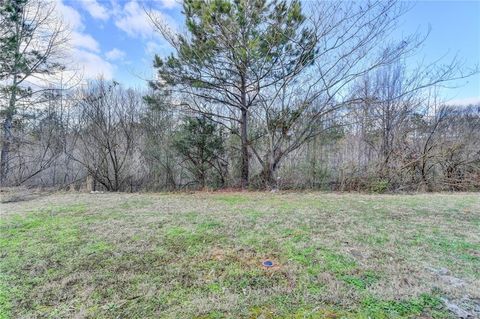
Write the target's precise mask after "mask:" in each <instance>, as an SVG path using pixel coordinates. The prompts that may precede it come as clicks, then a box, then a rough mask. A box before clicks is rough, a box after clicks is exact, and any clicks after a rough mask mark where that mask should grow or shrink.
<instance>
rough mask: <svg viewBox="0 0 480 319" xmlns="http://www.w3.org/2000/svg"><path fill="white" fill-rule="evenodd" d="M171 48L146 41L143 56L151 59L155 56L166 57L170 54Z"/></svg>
mask: <svg viewBox="0 0 480 319" xmlns="http://www.w3.org/2000/svg"><path fill="white" fill-rule="evenodd" d="M171 51H172V48H171V47H170V46H169V45H167V44H160V43H158V42H154V41H148V42H147V43H146V44H145V54H146V55H147V56H148V58H149V59H150V58H152V57H153V56H154V55H155V54H158V55H159V56H167V55H169V54H170V53H171Z"/></svg>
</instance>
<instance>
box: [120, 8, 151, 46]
mask: <svg viewBox="0 0 480 319" xmlns="http://www.w3.org/2000/svg"><path fill="white" fill-rule="evenodd" d="M115 25H116V26H117V27H118V28H119V29H121V30H123V31H125V32H126V33H127V34H128V35H129V36H131V37H142V38H147V37H151V36H152V35H153V33H154V29H153V27H152V25H151V23H150V18H149V17H148V16H147V14H146V13H145V11H144V9H143V8H142V7H140V5H139V4H138V3H137V2H136V1H130V2H128V3H127V4H125V7H124V8H123V13H122V15H121V16H120V18H119V19H118V20H117V21H116V22H115Z"/></svg>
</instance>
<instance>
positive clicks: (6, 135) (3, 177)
mask: <svg viewBox="0 0 480 319" xmlns="http://www.w3.org/2000/svg"><path fill="white" fill-rule="evenodd" d="M11 142H12V115H11V112H8V113H7V116H6V117H5V120H4V122H3V141H2V154H1V159H0V185H1V186H5V185H6V183H7V177H8V171H9V155H10V154H9V153H10V144H11Z"/></svg>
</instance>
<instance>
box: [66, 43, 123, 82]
mask: <svg viewBox="0 0 480 319" xmlns="http://www.w3.org/2000/svg"><path fill="white" fill-rule="evenodd" d="M72 58H73V60H74V61H75V62H76V63H77V65H78V68H79V70H78V71H80V72H81V73H82V74H83V77H84V78H85V79H95V78H98V77H99V76H103V77H104V78H105V79H106V80H110V79H112V78H113V73H114V71H115V67H114V66H113V65H112V64H110V63H109V62H107V61H105V60H104V59H102V58H101V57H100V56H99V55H97V54H94V53H91V52H87V51H85V50H78V49H74V50H73V52H72Z"/></svg>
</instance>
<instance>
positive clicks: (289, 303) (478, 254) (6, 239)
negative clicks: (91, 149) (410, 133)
mask: <svg viewBox="0 0 480 319" xmlns="http://www.w3.org/2000/svg"><path fill="white" fill-rule="evenodd" d="M0 207H1V212H2V221H1V227H2V228H1V237H0V244H1V246H0V248H1V250H2V251H1V254H0V256H1V259H0V267H1V270H2V273H3V274H4V275H2V277H0V281H2V282H3V284H2V285H1V286H0V287H1V288H0V305H4V309H6V310H4V316H5V317H8V316H11V317H26V318H34V317H48V316H51V317H62V318H70V317H76V318H112V317H122V318H156V317H165V318H180V317H181V318H190V317H199V318H202V317H204V318H224V317H228V318H239V317H252V318H257V317H258V318H270V317H271V318H277V317H285V318H290V317H298V318H304V317H307V318H310V317H311V318H329V317H332V316H337V317H338V318H340V317H342V316H343V317H345V318H368V317H372V318H393V317H398V318H412V317H420V316H424V318H432V317H434V318H445V317H449V316H452V315H453V316H454V314H453V313H452V312H449V311H448V310H447V309H446V308H445V306H444V305H443V303H442V302H441V301H440V300H441V298H445V299H444V300H448V301H449V302H452V303H455V302H457V301H458V300H462V298H463V299H465V298H467V301H468V302H470V303H471V307H470V306H468V305H467V306H465V305H462V306H461V307H463V308H462V309H464V310H465V311H466V312H471V313H472V314H474V313H475V311H476V310H475V309H474V308H475V307H476V306H478V307H480V303H479V302H478V300H480V271H479V270H480V267H479V266H480V196H479V194H419V195H364V194H332V193H275V194H272V193H239V192H228V193H193V194H114V193H105V194H81V193H57V194H53V195H49V196H44V197H40V198H35V199H33V200H29V201H23V202H10V203H5V204H2V205H1V206H0ZM265 259H271V260H273V261H274V263H275V266H274V267H272V268H265V267H263V266H262V265H261V262H262V261H263V260H265ZM2 296H3V297H2ZM2 298H3V299H2ZM457 304H459V302H457ZM469 307H470V308H469ZM467 308H468V309H467ZM478 311H479V313H480V309H479V310H478ZM0 313H1V311H0ZM0 317H1V316H0Z"/></svg>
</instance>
